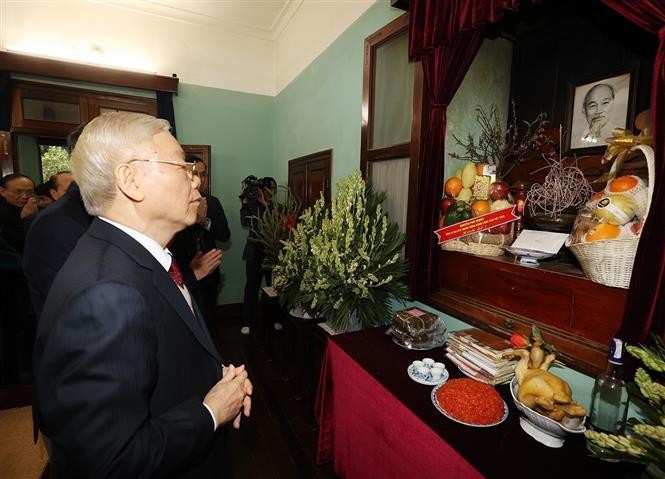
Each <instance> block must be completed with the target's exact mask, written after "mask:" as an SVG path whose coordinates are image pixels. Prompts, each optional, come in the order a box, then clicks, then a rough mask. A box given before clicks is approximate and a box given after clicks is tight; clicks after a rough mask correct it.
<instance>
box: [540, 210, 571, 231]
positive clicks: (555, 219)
mask: <svg viewBox="0 0 665 479" xmlns="http://www.w3.org/2000/svg"><path fill="white" fill-rule="evenodd" d="M576 217H577V215H575V214H570V213H559V214H558V215H551V214H549V213H536V214H533V215H531V216H529V221H530V222H531V224H533V225H534V226H536V227H537V228H538V229H540V230H543V231H558V232H560V233H570V232H571V231H572V229H573V224H574V223H575V218H576Z"/></svg>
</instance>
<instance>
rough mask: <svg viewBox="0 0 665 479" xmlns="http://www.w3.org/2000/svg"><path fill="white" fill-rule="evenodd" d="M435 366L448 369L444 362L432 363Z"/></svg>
mask: <svg viewBox="0 0 665 479" xmlns="http://www.w3.org/2000/svg"><path fill="white" fill-rule="evenodd" d="M432 367H433V368H439V369H446V365H445V364H443V363H434V364H433V365H432Z"/></svg>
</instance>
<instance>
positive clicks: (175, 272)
mask: <svg viewBox="0 0 665 479" xmlns="http://www.w3.org/2000/svg"><path fill="white" fill-rule="evenodd" d="M169 276H170V277H171V279H172V280H173V281H174V282H175V284H177V285H178V286H180V287H181V288H183V287H184V286H185V283H184V282H183V281H182V272H181V271H180V266H178V263H177V262H176V260H175V258H171V266H169Z"/></svg>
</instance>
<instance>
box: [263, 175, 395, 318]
mask: <svg viewBox="0 0 665 479" xmlns="http://www.w3.org/2000/svg"><path fill="white" fill-rule="evenodd" d="M384 200H385V194H384V193H377V192H374V191H373V190H372V188H371V186H370V185H367V184H365V181H364V180H363V178H362V176H361V174H360V171H358V170H356V171H355V172H354V173H353V174H352V175H351V176H349V177H346V178H343V179H342V180H340V181H339V182H338V183H337V197H336V198H335V200H334V201H333V202H332V204H331V205H330V206H327V205H325V202H324V200H323V198H320V199H319V200H317V202H316V204H315V205H314V208H313V209H308V210H306V211H305V212H304V213H303V215H302V216H301V217H300V220H299V221H298V224H297V226H296V227H295V229H294V230H293V235H292V236H291V237H290V238H288V239H287V240H285V241H283V242H282V243H283V245H284V247H283V249H282V250H281V251H280V253H279V259H278V262H277V265H276V266H275V269H274V270H273V272H274V283H273V286H274V287H275V289H276V290H277V292H278V294H279V297H280V300H281V302H282V304H283V305H285V306H286V307H288V308H294V307H300V308H302V309H304V310H305V311H306V312H307V313H308V314H309V315H310V316H311V317H315V316H319V317H320V316H323V317H325V318H326V320H327V321H329V322H330V323H331V326H332V327H333V328H334V329H335V330H337V331H346V330H347V329H349V324H350V320H351V318H352V316H353V317H355V318H356V319H357V320H358V321H359V326H360V327H361V328H368V327H373V326H379V325H384V324H388V323H390V321H391V319H392V318H391V316H392V315H391V303H392V300H393V299H397V300H399V301H403V300H404V299H405V298H406V297H407V290H406V285H405V284H404V283H403V282H402V279H403V278H404V276H405V274H406V263H405V260H404V258H403V256H402V254H401V249H402V246H403V245H404V241H405V236H404V234H403V233H401V232H400V231H399V227H398V226H397V223H395V222H391V221H390V220H389V219H388V216H387V214H386V212H385V211H384V210H383V207H382V203H383V202H384Z"/></svg>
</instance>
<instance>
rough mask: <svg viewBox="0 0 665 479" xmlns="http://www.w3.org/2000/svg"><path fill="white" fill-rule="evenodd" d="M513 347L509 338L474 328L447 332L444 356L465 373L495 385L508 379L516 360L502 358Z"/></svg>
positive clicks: (513, 371)
mask: <svg viewBox="0 0 665 479" xmlns="http://www.w3.org/2000/svg"><path fill="white" fill-rule="evenodd" d="M512 350H513V346H512V345H511V344H510V341H508V340H506V339H503V338H500V337H498V336H495V335H494V334H492V333H488V332H487V331H482V330H480V329H476V328H469V329H463V330H461V331H455V332H451V333H449V334H448V345H447V347H446V351H447V353H446V356H447V357H448V359H450V360H451V361H452V362H453V363H455V365H456V366H457V367H458V368H460V370H461V371H462V372H463V373H464V374H466V375H467V376H469V377H471V378H473V379H477V380H478V381H482V382H485V383H488V384H492V385H496V384H502V383H505V382H508V381H510V380H511V379H512V378H513V376H514V375H515V365H516V364H517V361H516V360H515V359H514V358H512V357H505V356H504V355H506V354H507V353H509V352H511V351H512Z"/></svg>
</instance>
